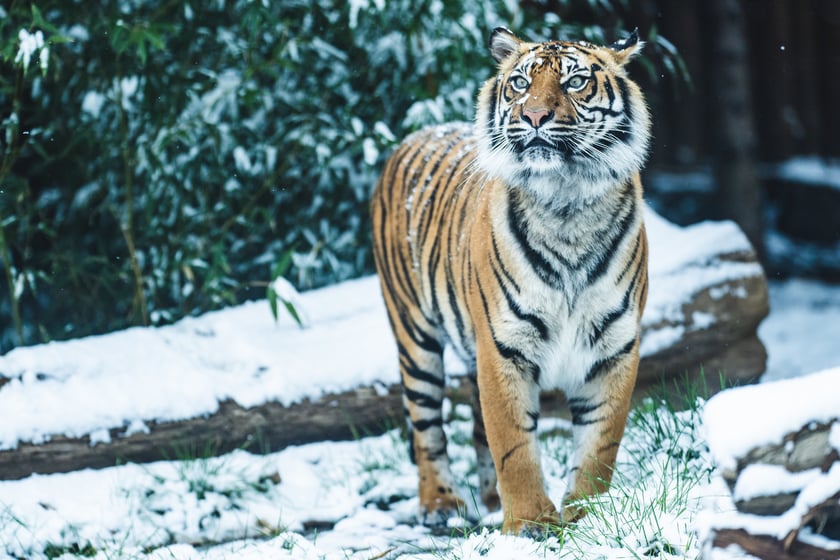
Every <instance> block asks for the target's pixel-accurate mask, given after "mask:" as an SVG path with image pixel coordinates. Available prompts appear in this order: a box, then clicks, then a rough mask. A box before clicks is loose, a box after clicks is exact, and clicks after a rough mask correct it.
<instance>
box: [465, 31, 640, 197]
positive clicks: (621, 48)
mask: <svg viewBox="0 0 840 560" xmlns="http://www.w3.org/2000/svg"><path fill="white" fill-rule="evenodd" d="M641 47H642V43H641V42H640V41H639V37H638V34H637V33H636V32H635V31H634V32H633V34H631V35H630V37H628V38H627V39H625V40H623V41H620V42H617V43H615V44H614V45H612V46H609V47H599V46H595V45H592V44H590V43H586V42H567V41H548V42H545V43H528V42H525V41H522V40H520V39H519V38H517V37H516V36H515V35H514V34H513V33H511V32H510V31H508V30H507V29H504V28H497V29H496V30H495V31H493V34H492V35H491V37H490V52H491V53H492V55H493V57H494V58H495V59H496V61H497V62H498V63H499V72H498V74H497V75H496V76H495V77H493V78H491V79H490V80H488V81H487V82H486V83H485V84H484V86H483V87H482V89H481V92H480V93H479V97H478V109H477V113H476V127H477V130H478V135H479V138H480V142H479V146H480V151H479V157H478V162H477V163H478V165H479V166H480V168H481V169H482V170H483V171H485V172H486V173H488V174H489V175H490V176H492V177H496V178H498V179H501V180H502V181H504V182H505V183H506V184H507V185H509V186H511V187H515V188H525V189H528V190H531V191H533V192H534V193H535V194H537V195H538V196H540V197H541V198H545V202H546V203H549V204H556V203H560V204H564V205H565V204H574V203H585V202H587V201H588V200H593V199H595V198H597V197H599V196H601V195H603V194H604V193H605V192H607V191H608V190H609V189H610V188H614V187H615V186H617V185H622V184H624V183H625V182H626V181H627V180H628V179H629V178H630V176H631V175H632V174H634V173H636V172H638V171H639V170H640V169H641V167H642V165H643V164H644V160H645V157H646V154H647V147H648V142H649V139H650V130H649V129H650V118H649V116H648V111H647V107H646V105H645V101H644V98H643V96H642V94H641V92H640V90H639V87H638V86H637V85H636V84H635V83H634V82H633V81H631V80H630V78H629V77H628V76H627V73H626V71H625V69H624V66H625V64H627V62H628V61H630V59H632V58H633V56H635V55H636V54H637V53H638V52H639V51H640V50H641Z"/></svg>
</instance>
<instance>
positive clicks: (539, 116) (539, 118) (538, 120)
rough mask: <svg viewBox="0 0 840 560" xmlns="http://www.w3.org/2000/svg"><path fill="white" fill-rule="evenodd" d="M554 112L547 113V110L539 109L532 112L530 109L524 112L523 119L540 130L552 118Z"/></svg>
mask: <svg viewBox="0 0 840 560" xmlns="http://www.w3.org/2000/svg"><path fill="white" fill-rule="evenodd" d="M553 115H554V111H547V110H546V109H539V110H537V111H531V110H530V109H523V110H522V118H523V119H525V120H526V121H528V122H529V123H531V126H533V127H534V128H539V127H541V126H542V125H544V124H545V123H546V122H547V121H548V120H549V119H550V118H551V117H552V116H553Z"/></svg>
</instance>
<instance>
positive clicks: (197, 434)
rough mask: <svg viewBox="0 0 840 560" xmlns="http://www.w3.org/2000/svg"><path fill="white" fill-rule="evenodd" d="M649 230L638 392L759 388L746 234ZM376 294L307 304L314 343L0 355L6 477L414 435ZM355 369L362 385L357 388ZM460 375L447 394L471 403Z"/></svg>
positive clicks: (257, 328)
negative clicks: (752, 384)
mask: <svg viewBox="0 0 840 560" xmlns="http://www.w3.org/2000/svg"><path fill="white" fill-rule="evenodd" d="M648 228H649V233H650V235H651V286H650V291H651V296H650V298H649V303H648V308H647V310H646V314H645V316H644V318H643V337H642V361H641V366H640V374H639V381H638V391H637V395H639V396H642V395H644V394H647V392H648V391H650V390H651V389H656V391H657V392H660V390H661V389H662V388H663V387H665V388H668V387H669V386H676V388H677V389H679V388H680V387H682V386H683V385H684V384H685V383H686V382H688V383H697V384H698V385H701V384H705V385H707V388H708V390H709V391H714V390H717V389H718V388H719V386H720V384H721V380H723V383H724V384H731V383H744V382H749V381H752V380H754V379H756V378H757V376H758V375H760V374H761V372H762V371H763V370H764V363H765V358H766V354H765V352H764V348H763V346H762V345H761V342H760V341H759V340H758V338H757V337H756V328H757V325H758V324H759V322H760V321H761V320H762V319H763V318H764V316H765V315H766V314H767V311H768V303H767V287H766V282H765V279H764V275H763V273H762V270H761V267H760V266H759V265H758V264H757V262H756V257H755V254H754V253H753V252H752V250H751V248H750V247H749V244H748V243H747V242H746V240H745V238H744V237H743V235H742V234H740V232H739V230H737V228H736V227H735V226H734V225H733V224H729V223H725V224H716V225H712V224H704V225H701V226H697V227H696V228H695V229H691V228H688V229H679V228H676V227H674V226H671V225H670V224H667V223H665V222H664V221H663V220H661V218H658V217H656V216H655V215H651V216H648ZM698 239H702V241H703V243H699V242H698V241H697V240H698ZM677 257H678V258H677ZM378 290H379V288H378V284H377V283H376V281H375V279H373V278H370V279H364V280H360V281H356V282H353V283H347V284H346V285H344V286H339V287H333V288H328V289H325V290H322V291H319V293H314V292H310V293H308V294H304V295H303V296H302V303H303V307H304V310H307V311H309V312H310V315H311V326H310V327H309V328H308V329H306V330H304V331H301V330H299V329H298V328H297V326H296V325H294V324H293V323H291V320H287V321H286V322H285V323H284V322H283V320H282V318H281V321H280V323H279V326H278V325H274V324H272V323H271V321H270V319H269V318H268V313H267V305H265V303H264V302H258V303H252V304H246V305H243V306H241V307H240V308H234V309H233V310H230V311H224V312H218V313H215V314H207V315H206V316H203V317H201V318H193V319H186V320H184V321H182V322H181V323H178V324H176V325H173V326H171V327H164V328H160V329H129V330H128V331H123V332H120V333H113V334H111V335H105V336H102V337H90V338H88V339H80V340H78V341H69V342H66V343H53V344H50V345H44V346H43V347H42V348H38V347H35V348H20V349H16V350H14V351H12V352H10V353H9V354H7V355H6V356H2V357H0V413H2V414H3V415H4V416H5V417H6V418H14V419H15V422H10V423H8V424H7V425H4V423H3V422H0V479H12V478H21V477H25V476H27V475H29V474H31V473H52V472H65V471H70V470H76V469H80V468H85V467H93V468H97V467H104V466H109V465H113V464H115V463H118V462H126V461H133V462H141V461H153V460H157V459H171V458H176V457H177V456H178V454H179V453H181V454H183V452H184V450H186V451H187V452H189V451H192V452H198V453H210V452H212V453H224V452H226V451H229V450H231V449H235V448H246V449H249V450H253V451H255V452H259V451H267V450H272V451H276V450H279V449H281V448H283V447H285V446H288V445H294V444H299V443H306V442H311V441H319V440H325V439H345V438H351V437H357V436H359V435H364V434H368V433H380V432H382V431H383V430H385V429H387V428H392V427H394V426H398V425H401V424H402V421H403V420H402V403H401V392H400V387H399V384H398V378H397V373H396V363H397V361H396V352H395V350H394V345H393V341H392V338H391V335H390V332H389V328H388V325H387V319H386V316H385V312H384V306H383V305H382V302H381V296H379V294H378ZM113 348H116V349H117V350H118V351H113V350H112V349H113ZM234 349H235V350H236V352H238V353H235V352H234ZM91 356H93V357H95V358H91ZM150 359H151V360H152V362H151V363H149V360H150ZM455 369H456V370H457V369H458V368H457V367H456V368H455ZM158 370H163V371H158ZM347 371H356V372H358V374H357V375H356V376H355V377H352V378H350V379H347V376H346V375H345V374H346V372H347ZM704 372H705V378H703V377H701V376H702V374H703V373H704ZM721 372H722V373H723V374H725V375H723V376H721V375H720V373H721ZM461 373H463V372H461ZM457 375H458V372H457V371H455V378H456V382H455V383H454V384H453V387H452V389H451V391H450V396H451V398H453V399H454V400H456V401H466V400H468V399H469V396H468V395H467V391H466V390H465V389H464V388H462V387H460V386H459V383H458V382H457ZM138 379H143V380H145V381H144V383H143V384H142V385H140V386H137V385H136V384H137V380H138ZM674 380H678V383H676V385H675V382H674ZM70 387H72V389H69V388H70ZM65 394H67V395H71V396H70V397H68V398H63V397H64V395H65ZM172 394H175V395H176V397H178V398H175V399H173V398H171V396H170V395H172ZM196 394H198V395H201V397H202V400H201V402H198V403H195V402H193V401H194V400H197V399H195V397H194V396H195V395H196ZM164 397H167V399H164ZM162 399H163V400H166V401H167V402H166V406H163V405H161V403H160V402H159V401H160V400H162ZM179 399H182V400H183V401H184V403H181V402H180V401H179ZM543 405H544V406H543V408H544V412H545V413H546V414H555V415H557V414H561V415H562V414H564V410H563V408H562V406H563V398H562V396H560V395H558V394H551V393H549V394H546V395H544V399H543ZM120 407H125V408H126V409H128V410H130V412H124V413H122V414H121V412H120V410H121V408H120ZM56 408H60V409H61V410H60V412H61V414H60V418H53V417H52V416H53V415H54V413H55V409H56ZM115 409H116V410H115ZM24 417H25V418H24ZM15 423H17V424H22V426H21V427H17V429H13V428H12V427H10V426H9V425H10V424H15ZM56 426H59V427H60V428H57V427H56ZM24 428H25V430H24ZM4 430H5V431H4ZM179 450H180V451H179Z"/></svg>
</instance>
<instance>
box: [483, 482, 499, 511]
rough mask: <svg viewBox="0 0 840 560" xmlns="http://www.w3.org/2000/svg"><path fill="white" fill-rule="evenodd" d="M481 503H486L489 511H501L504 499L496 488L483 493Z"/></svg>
mask: <svg viewBox="0 0 840 560" xmlns="http://www.w3.org/2000/svg"><path fill="white" fill-rule="evenodd" d="M481 503H482V504H484V507H485V508H487V511H488V512H493V511H499V509H501V507H502V499H501V498H500V497H499V492H497V491H496V489H495V488H493V489H492V490H490V491H487V492H482V493H481Z"/></svg>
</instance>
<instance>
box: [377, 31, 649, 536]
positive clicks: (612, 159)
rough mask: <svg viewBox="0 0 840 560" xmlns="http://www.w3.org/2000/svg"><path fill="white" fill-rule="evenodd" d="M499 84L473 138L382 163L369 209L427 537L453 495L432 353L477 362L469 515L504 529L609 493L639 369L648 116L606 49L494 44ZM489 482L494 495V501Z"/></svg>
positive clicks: (468, 129)
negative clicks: (564, 468)
mask: <svg viewBox="0 0 840 560" xmlns="http://www.w3.org/2000/svg"><path fill="white" fill-rule="evenodd" d="M490 47H491V53H492V55H493V56H494V58H495V59H496V60H497V61H498V63H499V72H498V74H497V75H496V76H494V77H493V78H491V79H490V80H489V81H487V83H486V84H485V85H484V86H483V88H482V89H481V92H480V94H479V98H478V109H477V116H476V119H475V123H474V124H450V125H443V126H438V127H434V128H429V129H426V130H422V131H420V132H417V133H415V134H413V135H412V136H410V137H409V138H407V139H406V140H405V141H404V142H403V143H402V144H401V145H400V146H399V147H398V148H397V150H396V152H395V153H394V154H393V155H392V156H391V157H390V159H389V160H388V162H387V164H386V166H385V169H384V171H383V173H382V176H381V177H380V179H379V182H378V184H377V186H376V189H375V192H374V194H373V200H372V203H371V210H372V220H373V231H374V249H375V256H376V265H377V267H378V270H379V274H380V278H381V283H382V292H383V295H384V299H385V303H386V305H387V309H388V314H389V317H390V321H391V325H392V327H393V330H394V334H395V337H396V340H397V345H398V349H399V369H400V373H401V375H402V381H403V386H404V404H405V409H406V414H407V417H408V423H409V427H410V428H411V430H412V449H413V457H414V460H415V462H416V463H417V468H418V475H419V498H420V505H421V508H422V513H423V520H424V522H425V523H427V524H435V523H440V522H444V521H445V519H446V518H447V516H449V515H451V514H452V513H453V512H456V511H457V510H459V509H461V508H462V507H463V505H464V502H463V501H462V499H461V498H460V497H458V495H457V493H456V492H455V491H453V486H454V484H453V479H452V474H451V473H450V467H449V458H448V457H447V453H446V437H445V435H444V432H443V425H442V424H443V422H442V413H441V403H442V401H443V398H444V372H443V368H442V359H441V354H442V350H443V348H444V346H445V345H451V346H452V347H453V348H454V350H455V351H456V352H457V353H458V354H459V355H460V357H461V358H462V359H463V360H465V362H466V363H467V364H471V365H472V371H473V373H472V374H471V375H470V376H469V377H470V378H471V379H472V380H473V381H474V382H475V387H476V399H475V405H474V417H475V419H474V420H475V428H474V436H475V437H474V439H475V448H476V453H477V459H478V473H479V480H480V482H479V484H480V493H481V497H482V501H483V502H484V504H485V505H486V506H487V507H488V508H490V509H495V508H498V507H499V506H502V507H503V508H504V526H503V529H504V530H505V531H507V532H516V533H518V532H522V531H530V530H531V529H533V528H534V527H535V526H536V525H537V524H539V523H543V522H558V521H560V520H561V518H562V520H563V521H572V520H575V519H577V518H578V517H579V516H580V510H579V509H577V508H575V506H574V504H573V502H574V500H575V499H577V498H581V497H583V496H587V495H591V494H594V493H597V492H602V491H604V490H605V489H606V488H607V487H608V485H609V482H610V479H611V476H612V469H613V467H614V465H615V458H616V453H617V450H618V445H619V442H620V440H621V438H622V435H623V433H624V426H625V422H626V417H627V412H628V407H629V402H630V394H631V392H632V390H633V386H634V384H635V380H636V371H637V367H638V363H639V319H640V317H641V314H642V309H643V307H644V304H645V297H646V290H647V242H646V239H645V230H644V225H643V224H642V185H641V183H640V180H639V170H640V168H641V167H642V165H643V162H644V159H645V156H646V152H647V145H648V139H649V118H648V113H647V109H646V106H645V102H644V99H643V97H642V95H641V93H640V91H639V88H638V87H637V86H636V84H635V83H633V82H632V81H631V80H630V79H629V78H628V76H627V74H626V72H625V70H624V65H625V64H626V63H627V62H628V61H629V60H630V58H631V57H632V56H633V55H634V54H636V53H637V52H638V50H639V49H640V47H641V44H640V43H639V41H638V36H637V35H636V33H635V32H634V33H633V35H631V36H630V37H629V38H628V39H626V40H624V41H622V42H620V43H616V44H614V45H612V46H611V47H598V46H594V45H591V44H589V43H584V42H564V41H550V42H545V43H528V42H524V41H521V40H520V39H518V38H517V37H515V36H514V35H513V34H512V33H511V32H510V31H508V30H506V29H502V28H499V29H496V30H495V31H494V32H493V35H492V37H491V44H490ZM541 388H561V389H563V391H564V392H565V393H566V396H567V398H568V403H569V408H570V409H571V413H572V421H573V424H574V439H575V446H576V454H575V457H574V464H573V467H572V476H571V480H570V481H569V491H568V493H567V496H566V498H565V499H564V503H565V504H566V505H565V509H564V511H563V513H562V516H561V515H560V514H559V513H558V512H557V510H556V509H555V506H554V504H553V503H552V502H551V500H550V499H549V498H548V497H547V495H546V492H545V489H544V481H543V475H542V470H541V467H540V457H539V450H538V444H537V437H536V427H537V418H538V416H539V410H540V409H539V391H540V389H541ZM497 483H498V490H497Z"/></svg>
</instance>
